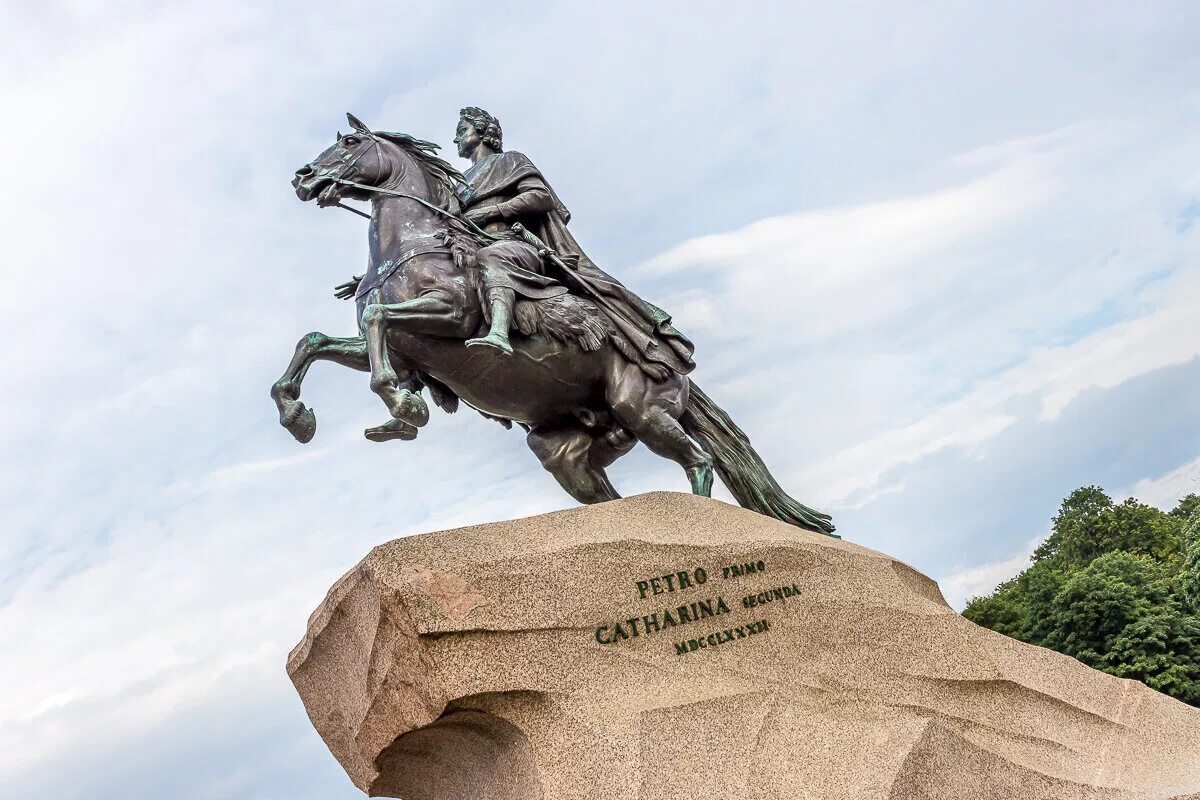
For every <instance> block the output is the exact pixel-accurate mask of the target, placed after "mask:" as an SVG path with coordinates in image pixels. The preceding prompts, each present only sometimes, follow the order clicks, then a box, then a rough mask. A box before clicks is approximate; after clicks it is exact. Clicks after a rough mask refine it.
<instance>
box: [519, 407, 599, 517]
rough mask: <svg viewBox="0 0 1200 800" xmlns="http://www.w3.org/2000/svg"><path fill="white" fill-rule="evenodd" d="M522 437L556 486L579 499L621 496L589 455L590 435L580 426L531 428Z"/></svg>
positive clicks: (582, 501) (590, 499) (594, 501)
mask: <svg viewBox="0 0 1200 800" xmlns="http://www.w3.org/2000/svg"><path fill="white" fill-rule="evenodd" d="M526 441H527V442H528V443H529V449H531V450H533V452H534V454H535V455H537V457H538V459H539V460H540V461H541V462H542V466H543V467H545V468H546V470H547V471H548V472H550V474H551V475H553V476H554V479H555V480H557V481H558V484H559V486H561V487H562V488H564V489H566V490H567V494H569V495H571V497H574V498H575V499H576V500H578V501H579V502H581V503H603V502H604V501H606V500H616V499H617V498H619V497H620V496H621V495H619V494H617V490H616V489H614V488H613V485H612V484H611V483H609V482H608V476H607V475H605V474H604V470H603V469H600V468H599V467H597V466H595V464H593V463H592V459H591V458H589V451H590V449H591V447H592V443H593V442H594V439H593V438H592V435H591V433H590V432H589V431H588V430H587V429H586V428H584V427H583V426H576V425H565V426H562V427H542V428H534V429H533V430H531V431H530V432H529V435H528V436H527V437H526Z"/></svg>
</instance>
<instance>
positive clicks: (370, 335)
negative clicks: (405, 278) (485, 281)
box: [362, 292, 462, 428]
mask: <svg viewBox="0 0 1200 800" xmlns="http://www.w3.org/2000/svg"><path fill="white" fill-rule="evenodd" d="M461 318H462V313H461V310H460V309H459V308H458V306H456V305H455V304H454V303H453V302H451V301H450V299H449V298H447V297H446V296H444V295H442V294H440V293H438V292H430V293H428V294H423V295H421V296H420V297H416V298H413V299H412V300H405V301H404V302H402V303H388V304H385V303H371V304H369V305H367V306H366V307H365V308H364V309H363V314H362V329H363V334H364V336H365V338H366V340H367V354H368V356H369V358H370V361H371V391H373V392H375V394H377V395H379V396H380V398H382V400H383V402H384V405H386V406H387V408H388V412H389V413H390V414H391V415H392V417H393V418H395V419H398V420H400V421H401V422H406V423H408V424H409V425H415V426H417V427H418V428H419V427H421V426H422V425H424V424H425V423H426V422H428V421H429V407H428V406H427V405H425V401H424V400H422V399H421V396H420V395H418V394H415V393H413V392H410V391H409V390H408V389H405V388H402V387H401V386H400V385H399V382H398V379H397V375H396V371H395V370H394V369H393V368H392V363H391V358H390V357H389V356H388V345H387V332H388V329H389V328H396V329H399V330H405V331H408V332H410V333H424V334H430V335H435V336H436V335H448V334H449V333H451V332H452V331H453V330H454V328H453V326H454V325H455V324H456V321H457V320H461Z"/></svg>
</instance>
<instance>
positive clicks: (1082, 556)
mask: <svg viewBox="0 0 1200 800" xmlns="http://www.w3.org/2000/svg"><path fill="white" fill-rule="evenodd" d="M1031 560H1032V563H1031V564H1030V566H1029V567H1028V568H1027V569H1026V570H1025V571H1024V572H1022V573H1021V574H1020V575H1017V576H1016V577H1015V578H1013V579H1011V580H1009V581H1005V582H1004V583H1002V584H1000V585H999V586H997V587H996V589H995V591H993V592H992V593H991V594H990V595H987V596H986V597H976V598H973V599H972V600H971V601H970V602H969V603H967V607H966V609H964V610H963V616H965V617H966V618H967V619H969V620H972V621H973V622H975V623H977V624H979V625H983V626H984V627H987V628H991V629H992V630H995V631H999V632H1000V633H1003V634H1006V635H1008V636H1012V637H1014V638H1016V639H1020V640H1021V641H1024V642H1029V643H1031V644H1036V645H1041V646H1043V647H1049V648H1051V649H1053V650H1057V651H1058V652H1060V653H1066V654H1067V655H1070V656H1074V657H1075V658H1077V659H1079V660H1080V661H1082V662H1083V663H1085V664H1088V665H1089V666H1092V667H1095V668H1096V669H1099V670H1103V671H1105V672H1108V673H1111V674H1113V675H1117V676H1120V677H1123V678H1135V679H1137V680H1140V681H1142V682H1143V683H1145V684H1147V685H1148V686H1151V687H1153V688H1155V689H1158V690H1159V691H1161V692H1165V693H1166V694H1169V695H1171V696H1172V697H1175V698H1178V699H1179V700H1182V701H1184V702H1185V703H1191V704H1192V705H1198V706H1200V495H1197V494H1189V495H1188V496H1187V497H1184V498H1183V499H1182V500H1180V501H1179V503H1178V505H1176V507H1175V508H1173V509H1172V510H1171V511H1169V512H1164V511H1160V510H1159V509H1157V508H1154V507H1153V506H1148V505H1145V504H1144V503H1139V502H1138V501H1137V500H1135V499H1133V498H1129V499H1128V500H1126V501H1125V502H1123V503H1114V502H1113V500H1112V498H1110V497H1109V496H1108V495H1107V494H1105V493H1104V491H1103V490H1102V489H1100V488H1099V487H1097V486H1085V487H1082V488H1080V489H1076V490H1075V491H1073V492H1071V494H1070V495H1068V496H1067V498H1066V499H1065V500H1063V503H1062V506H1061V507H1060V508H1059V510H1058V513H1057V514H1056V515H1055V516H1054V519H1053V523H1052V526H1051V533H1050V535H1049V536H1048V537H1047V538H1046V540H1045V541H1044V542H1042V543H1041V544H1040V545H1039V546H1038V547H1037V549H1036V550H1035V551H1034V554H1033V556H1032V559H1031Z"/></svg>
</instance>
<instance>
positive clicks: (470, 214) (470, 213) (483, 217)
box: [463, 206, 499, 225]
mask: <svg viewBox="0 0 1200 800" xmlns="http://www.w3.org/2000/svg"><path fill="white" fill-rule="evenodd" d="M463 216H464V217H466V218H467V220H468V221H470V222H474V223H475V224H476V225H484V224H486V223H488V222H490V221H491V220H493V219H496V218H497V217H498V216H499V213H498V212H497V211H496V207H495V206H475V207H474V208H468V209H467V212H466V213H465V214H463Z"/></svg>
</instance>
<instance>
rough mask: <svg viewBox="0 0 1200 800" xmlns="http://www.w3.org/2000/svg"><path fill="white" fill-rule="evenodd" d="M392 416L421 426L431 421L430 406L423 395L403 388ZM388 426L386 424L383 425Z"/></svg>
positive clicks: (392, 409) (393, 408)
mask: <svg viewBox="0 0 1200 800" xmlns="http://www.w3.org/2000/svg"><path fill="white" fill-rule="evenodd" d="M391 412H392V416H393V417H394V418H396V419H397V420H399V421H400V422H406V423H408V424H409V425H415V426H416V427H418V428H420V427H423V426H425V425H427V424H428V423H429V406H428V405H426V404H425V400H424V399H422V397H421V395H419V394H417V393H415V392H410V391H409V390H408V389H401V390H400V394H399V396H398V397H397V398H396V404H395V405H394V406H392V408H391ZM381 427H386V426H381Z"/></svg>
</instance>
